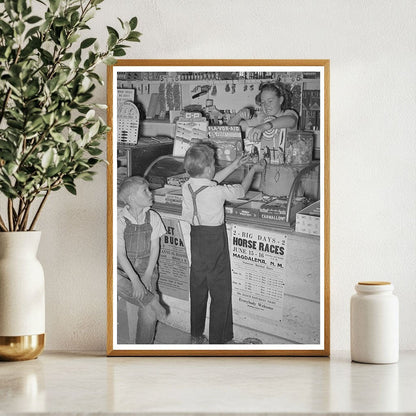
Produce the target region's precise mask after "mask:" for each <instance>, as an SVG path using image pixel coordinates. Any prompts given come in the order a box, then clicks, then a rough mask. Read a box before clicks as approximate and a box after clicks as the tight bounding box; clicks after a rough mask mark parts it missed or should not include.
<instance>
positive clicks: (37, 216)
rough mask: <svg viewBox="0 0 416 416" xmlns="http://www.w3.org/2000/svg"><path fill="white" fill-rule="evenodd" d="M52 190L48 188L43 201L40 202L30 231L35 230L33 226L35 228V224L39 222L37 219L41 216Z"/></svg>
mask: <svg viewBox="0 0 416 416" xmlns="http://www.w3.org/2000/svg"><path fill="white" fill-rule="evenodd" d="M50 192H51V190H50V189H48V190H47V191H46V194H45V196H44V197H43V199H42V202H41V203H40V205H39V208H38V210H37V211H36V214H35V216H34V218H33V220H32V223H31V224H30V227H29V231H32V230H33V228H34V226H35V224H36V222H37V220H38V218H39V214H40V211H41V210H42V208H43V206H44V205H45V202H46V199H47V198H48V196H49V193H50Z"/></svg>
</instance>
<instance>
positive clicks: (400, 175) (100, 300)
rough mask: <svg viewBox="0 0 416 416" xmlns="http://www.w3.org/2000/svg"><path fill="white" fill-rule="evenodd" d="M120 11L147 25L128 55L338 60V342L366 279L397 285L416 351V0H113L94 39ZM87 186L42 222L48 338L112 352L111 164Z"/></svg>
mask: <svg viewBox="0 0 416 416" xmlns="http://www.w3.org/2000/svg"><path fill="white" fill-rule="evenodd" d="M33 6H34V8H35V9H36V7H38V6H36V3H34V4H33ZM117 16H118V17H120V18H122V19H123V20H127V19H129V18H131V17H132V16H137V17H138V19H139V26H138V30H139V31H141V32H142V33H143V36H142V41H141V43H138V44H134V45H132V47H131V48H130V49H129V50H128V54H127V56H126V58H127V59H214V58H217V59H330V61H331V62H330V84H331V89H330V100H331V102H330V192H331V199H330V215H331V229H330V239H331V240H330V242H331V253H330V255H331V269H330V281H331V285H330V286H331V287H330V297H331V349H332V350H348V349H349V302H350V296H351V295H352V294H353V293H354V285H355V283H356V282H357V281H360V280H387V281H391V282H392V283H393V284H394V286H395V293H396V295H397V296H398V297H399V301H400V348H401V349H403V350H409V349H416V333H415V331H414V327H415V325H416V316H415V310H416V303H415V299H416V220H415V213H416V117H415V114H416V99H415V97H416V79H415V62H416V48H415V43H414V39H415V37H416V27H415V25H414V21H415V19H416V2H414V1H413V0H399V1H394V0H367V1H365V2H346V1H344V0H317V1H314V2H306V1H303V0H293V1H291V2H283V1H276V0H257V1H256V2H253V1H251V0H229V1H227V2H224V1H220V0H211V1H209V2H208V1H201V0H197V1H193V2H189V1H175V2H154V1H152V0H141V1H140V2H127V1H122V2H120V1H116V0H106V1H105V2H103V3H102V4H101V11H100V12H98V13H97V18H96V19H95V20H94V21H92V22H91V25H90V26H91V29H92V32H91V33H90V34H89V35H88V36H91V35H93V36H96V37H97V38H98V39H99V41H100V42H101V43H102V44H104V43H105V41H106V37H107V31H106V25H111V26H114V27H117V19H116V17H117ZM100 71H101V73H102V74H103V76H104V77H105V71H106V68H105V67H104V66H102V67H101V68H100ZM95 101H96V102H102V103H104V102H106V88H105V87H100V88H97V90H96V97H95ZM103 117H105V114H103ZM77 189H78V195H77V196H76V197H74V196H72V195H71V194H69V193H65V192H63V191H62V192H59V193H57V194H54V195H53V196H52V197H51V198H50V201H49V203H48V206H47V207H46V209H45V211H44V214H43V217H41V220H40V221H39V229H40V230H42V241H41V247H40V249H39V259H40V261H41V262H42V264H43V266H44V269H45V278H46V349H47V350H66V351H74V350H83V351H85V350H95V351H97V350H99V351H104V350H105V345H106V328H107V321H106V319H107V311H106V308H107V293H106V278H107V276H106V274H107V260H106V249H107V233H106V220H107V211H106V192H105V189H106V168H105V166H104V165H102V166H101V167H100V168H99V170H98V175H97V176H96V178H95V181H94V182H82V181H80V183H79V184H78V188H77Z"/></svg>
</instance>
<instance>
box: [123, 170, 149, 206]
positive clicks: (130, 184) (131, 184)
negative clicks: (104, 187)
mask: <svg viewBox="0 0 416 416" xmlns="http://www.w3.org/2000/svg"><path fill="white" fill-rule="evenodd" d="M148 185H149V182H147V181H146V179H144V178H142V177H141V176H130V177H128V178H126V179H124V181H123V182H122V183H121V185H120V188H119V190H118V194H117V202H121V203H122V204H127V203H128V199H129V196H130V195H131V193H132V192H134V191H135V190H137V187H139V186H148Z"/></svg>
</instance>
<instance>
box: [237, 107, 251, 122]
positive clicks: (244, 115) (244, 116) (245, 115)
mask: <svg viewBox="0 0 416 416" xmlns="http://www.w3.org/2000/svg"><path fill="white" fill-rule="evenodd" d="M237 115H238V117H240V119H241V120H250V118H251V113H250V109H249V108H247V107H244V108H242V109H241V110H240V111H238V113H237Z"/></svg>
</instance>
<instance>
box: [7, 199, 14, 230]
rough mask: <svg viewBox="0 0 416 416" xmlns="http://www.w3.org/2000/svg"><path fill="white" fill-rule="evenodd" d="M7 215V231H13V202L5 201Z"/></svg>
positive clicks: (10, 200)
mask: <svg viewBox="0 0 416 416" xmlns="http://www.w3.org/2000/svg"><path fill="white" fill-rule="evenodd" d="M7 215H8V217H9V229H10V231H14V224H13V200H12V199H10V198H9V199H8V201H7Z"/></svg>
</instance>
